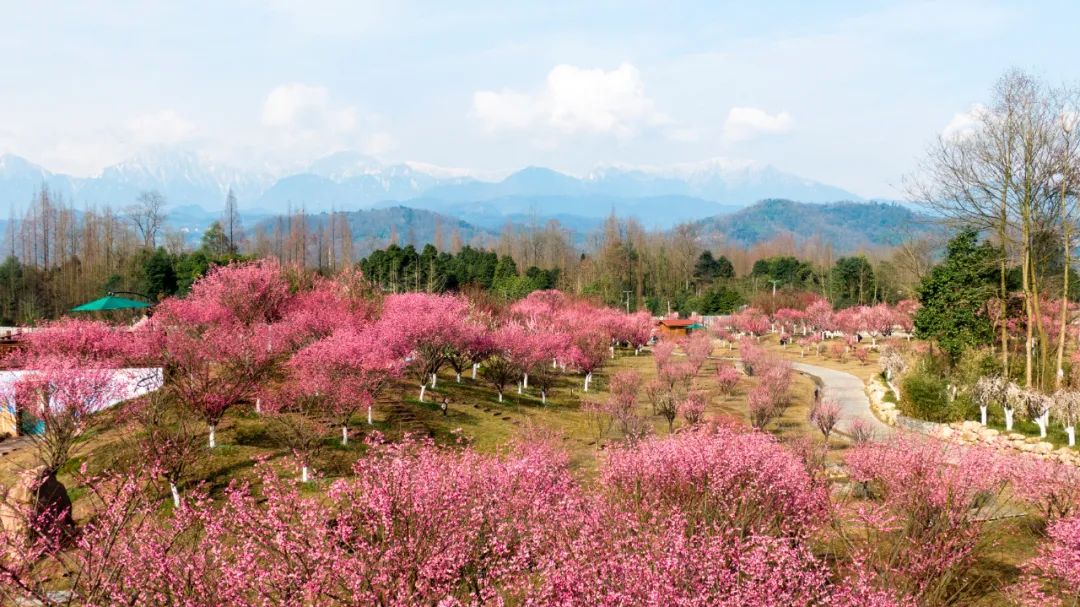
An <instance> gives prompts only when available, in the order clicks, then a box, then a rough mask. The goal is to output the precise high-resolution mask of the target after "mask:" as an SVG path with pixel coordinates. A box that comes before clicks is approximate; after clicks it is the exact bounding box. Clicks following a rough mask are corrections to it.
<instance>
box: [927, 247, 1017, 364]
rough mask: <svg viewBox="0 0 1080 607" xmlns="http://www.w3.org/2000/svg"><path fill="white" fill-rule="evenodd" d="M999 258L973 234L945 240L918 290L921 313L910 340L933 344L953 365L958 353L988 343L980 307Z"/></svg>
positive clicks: (987, 296) (991, 286) (983, 310)
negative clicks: (942, 258) (941, 257)
mask: <svg viewBox="0 0 1080 607" xmlns="http://www.w3.org/2000/svg"><path fill="white" fill-rule="evenodd" d="M1000 258H1001V252H1000V251H999V250H997V249H996V248H994V247H993V246H992V245H991V244H990V243H985V242H984V243H982V244H979V242H978V234H977V233H976V232H975V231H974V230H964V231H963V232H960V233H959V234H958V235H957V236H956V237H955V238H953V239H952V240H951V241H949V245H948V248H947V250H946V254H945V261H943V262H942V263H941V264H939V265H937V266H935V267H934V269H933V270H931V271H930V274H929V275H928V276H927V277H926V278H924V279H923V281H922V284H920V285H919V290H918V293H919V301H920V302H922V308H920V309H919V311H918V312H917V313H916V314H915V335H917V336H918V337H921V338H924V339H933V340H934V341H936V342H937V343H938V344H939V345H940V346H941V349H942V350H944V351H945V352H947V353H948V354H949V356H950V359H951V360H954V361H955V360H956V359H957V357H958V356H960V354H961V353H962V352H963V351H964V350H966V349H969V348H973V347H976V346H979V345H983V344H988V343H990V340H991V339H993V327H992V325H991V323H990V318H989V317H988V316H987V314H986V312H987V310H986V306H987V301H988V300H989V299H991V298H992V297H994V294H995V288H996V287H997V284H998V279H999V276H998V274H997V266H996V263H997V261H998V260H999V259H1000Z"/></svg>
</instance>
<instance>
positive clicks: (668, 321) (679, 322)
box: [656, 318, 694, 329]
mask: <svg viewBox="0 0 1080 607" xmlns="http://www.w3.org/2000/svg"><path fill="white" fill-rule="evenodd" d="M656 324H658V325H663V326H665V327H667V328H669V329H685V328H687V327H689V326H690V325H693V324H694V321H692V320H690V319H689V318H665V319H663V320H661V321H660V322H658V323H656Z"/></svg>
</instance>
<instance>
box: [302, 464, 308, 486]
mask: <svg viewBox="0 0 1080 607" xmlns="http://www.w3.org/2000/svg"><path fill="white" fill-rule="evenodd" d="M300 482H301V483H306V482H308V467H307V466H303V467H301V468H300Z"/></svg>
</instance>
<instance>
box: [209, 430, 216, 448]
mask: <svg viewBox="0 0 1080 607" xmlns="http://www.w3.org/2000/svg"><path fill="white" fill-rule="evenodd" d="M216 446H217V424H210V448H211V449H213V448H214V447H216Z"/></svg>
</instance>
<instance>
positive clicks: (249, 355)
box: [139, 300, 289, 448]
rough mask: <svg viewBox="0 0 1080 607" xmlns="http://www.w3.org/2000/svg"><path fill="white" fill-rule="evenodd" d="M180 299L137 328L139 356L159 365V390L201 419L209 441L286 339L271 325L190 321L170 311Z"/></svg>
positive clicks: (270, 368)
mask: <svg viewBox="0 0 1080 607" xmlns="http://www.w3.org/2000/svg"><path fill="white" fill-rule="evenodd" d="M182 301H183V300H169V301H166V302H163V303H162V304H160V305H159V306H158V310H157V313H156V314H155V315H154V318H153V322H152V323H151V326H150V327H148V328H147V329H146V330H144V331H141V332H140V336H139V339H140V342H141V344H142V345H143V347H142V349H143V352H144V356H145V357H146V358H148V359H149V360H153V361H157V362H159V363H160V364H162V365H163V367H164V369H165V388H166V389H167V390H169V391H170V392H171V393H172V394H173V395H174V396H175V397H176V398H177V399H178V400H179V401H180V402H181V403H183V404H184V406H186V407H188V409H189V410H190V411H191V412H192V413H195V414H197V415H199V416H200V417H202V418H203V420H204V421H205V422H206V424H207V426H208V428H209V439H208V442H209V445H210V447H211V448H213V447H215V446H216V444H217V443H216V431H217V426H218V424H219V423H220V422H221V419H222V418H223V417H224V415H225V413H226V412H227V411H228V410H229V409H230V408H232V407H234V406H236V405H237V404H239V403H241V402H243V401H244V400H246V399H248V398H251V397H253V396H254V392H255V389H256V388H257V387H258V386H259V385H260V384H261V383H262V382H263V381H264V380H265V379H266V378H267V377H269V376H270V375H271V374H272V373H273V372H274V370H275V369H277V368H278V365H279V364H280V363H281V362H282V361H283V360H284V359H285V356H286V355H287V354H288V351H289V344H288V338H287V337H285V336H283V335H282V334H281V333H279V332H278V331H276V330H275V328H274V327H273V326H271V325H267V324H256V325H251V326H244V325H238V324H235V323H229V322H223V323H216V322H215V323H210V324H192V323H188V322H185V321H184V320H182V316H181V315H180V314H174V306H173V305H170V304H172V303H174V302H176V303H177V305H176V306H175V307H176V308H181V309H183V308H186V307H187V304H186V303H184V304H180V303H179V302H182Z"/></svg>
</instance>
